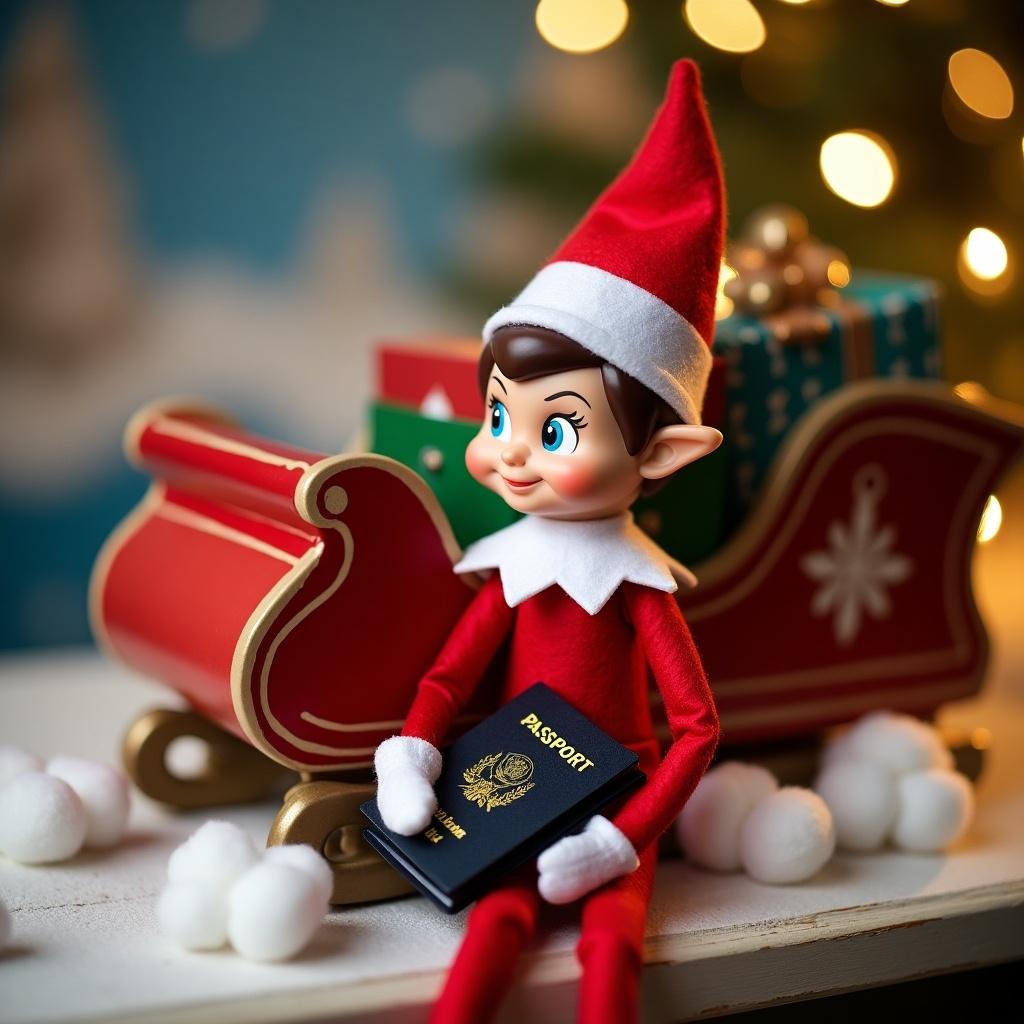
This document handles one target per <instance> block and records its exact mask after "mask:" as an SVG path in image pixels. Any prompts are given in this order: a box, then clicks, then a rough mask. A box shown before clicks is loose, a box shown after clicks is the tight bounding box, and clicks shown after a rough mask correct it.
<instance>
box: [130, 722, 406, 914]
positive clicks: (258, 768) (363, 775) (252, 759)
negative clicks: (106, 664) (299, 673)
mask: <svg viewBox="0 0 1024 1024" xmlns="http://www.w3.org/2000/svg"><path fill="white" fill-rule="evenodd" d="M184 737H188V738H195V739H198V740H200V741H201V742H202V743H204V744H205V746H206V748H207V752H208V753H207V758H206V765H205V767H204V770H203V771H202V772H201V773H200V774H199V775H196V776H190V777H188V778H183V777H182V776H180V775H176V774H175V773H174V772H173V771H172V770H171V769H170V767H169V766H168V763H167V752H168V748H169V747H170V745H171V744H172V743H173V742H174V741H175V740H178V739H182V738H184ZM123 760H124V766H125V770H126V771H127V773H128V776H129V777H130V778H131V780H132V782H134V783H135V785H136V786H137V787H138V788H139V789H140V790H141V791H142V792H143V793H144V794H145V795H146V796H148V797H150V798H151V799H153V800H156V801H157V802H158V803H162V804H166V805H167V806H169V807H173V808H175V809H178V810H197V809H199V808H204V807H223V806H225V805H228V804H238V803H249V802H252V801H257V800H267V799H270V798H272V797H274V796H275V795H278V794H281V793H282V792H283V793H284V799H283V803H282V806H281V809H280V810H279V811H278V812H277V816H276V817H275V818H274V823H273V824H272V825H271V826H270V832H269V833H268V835H267V845H268V846H283V845H286V844H289V843H306V844H308V845H310V846H312V847H313V849H315V850H318V851H319V852H320V853H321V854H322V855H323V857H324V859H325V860H326V861H327V863H328V864H330V866H331V870H332V871H333V873H334V894H333V896H332V898H331V902H332V903H336V904H347V903H368V902H371V901H374V900H383V899H390V898H392V897H395V896H403V895H405V894H406V893H409V892H411V891H412V886H410V885H409V883H408V882H407V881H406V880H405V879H404V878H402V876H401V875H399V874H398V873H397V872H396V871H394V870H393V869H392V868H391V867H389V866H388V865H387V864H386V863H385V862H384V861H383V860H382V859H381V858H380V857H379V856H378V854H376V853H375V852H374V851H373V850H371V849H370V847H368V846H367V845H366V843H365V842H364V841H363V837H362V826H363V823H364V821H365V819H364V818H363V816H362V814H361V813H360V811H359V805H360V804H362V803H364V802H365V801H366V800H368V799H370V797H372V796H373V794H374V792H375V789H376V787H375V786H374V785H373V783H372V782H371V781H370V779H369V775H368V773H367V772H365V771H364V772H352V773H349V775H347V776H343V775H337V776H334V777H329V776H316V777H315V778H313V777H310V776H300V781H299V782H298V783H295V777H296V775H295V772H293V771H290V770H289V769H287V768H283V767H282V766H281V765H279V764H277V763H275V762H274V761H272V760H270V758H268V757H266V756H265V755H264V754H261V753H260V752H259V751H258V750H256V748H255V747H253V746H251V745H250V744H248V743H246V742H245V741H243V740H240V739H238V738H237V737H236V736H232V735H231V734H230V733H228V732H225V731H224V730H223V729H221V728H220V727H218V726H216V725H214V724H212V723H211V722H210V721H209V720H208V719H205V718H203V717H202V715H199V714H197V713H196V712H194V711H174V710H170V709H159V710H156V711H149V712H147V713H146V714H144V715H142V716H141V717H140V718H138V719H136V721H135V722H134V723H133V724H132V725H131V727H130V728H129V729H128V733H127V735H126V736H125V740H124V747H123ZM289 782H292V783H295V784H293V785H291V787H290V788H288V789H287V791H285V787H286V786H287V785H288V783H289Z"/></svg>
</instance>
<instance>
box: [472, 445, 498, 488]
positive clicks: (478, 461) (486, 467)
mask: <svg viewBox="0 0 1024 1024" xmlns="http://www.w3.org/2000/svg"><path fill="white" fill-rule="evenodd" d="M488 447H489V445H488V444H487V442H486V441H485V440H483V439H482V438H481V437H480V436H479V435H477V436H476V437H474V438H473V440H472V441H470V442H469V444H468V445H467V446H466V469H468V470H469V475H470V476H471V477H472V478H473V479H474V480H476V481H477V483H483V482H484V479H485V477H486V476H487V474H488V473H490V472H492V471H493V469H494V463H493V461H492V460H491V459H490V458H489V457H488V452H487V449H488Z"/></svg>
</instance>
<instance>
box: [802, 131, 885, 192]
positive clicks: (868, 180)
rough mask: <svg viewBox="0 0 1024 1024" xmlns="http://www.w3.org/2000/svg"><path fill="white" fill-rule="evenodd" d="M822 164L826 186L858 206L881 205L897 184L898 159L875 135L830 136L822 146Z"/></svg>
mask: <svg viewBox="0 0 1024 1024" xmlns="http://www.w3.org/2000/svg"><path fill="white" fill-rule="evenodd" d="M819 163H820V165H821V176H822V177H823V178H824V179H825V184H826V185H828V187H829V188H830V189H831V190H832V191H833V192H835V194H836V195H837V196H839V198H840V199H845V200H846V201H847V202H848V203H853V205H854V206H865V207H872V206H880V205H881V204H882V203H884V202H885V201H886V199H888V198H889V195H890V193H891V192H892V189H893V185H894V184H895V183H896V157H895V155H894V154H893V152H892V150H891V149H890V148H889V144H888V143H887V142H886V141H885V139H883V138H881V137H880V136H878V135H875V134H874V133H873V132H862V131H851V132H839V133H838V134H837V135H831V136H829V138H827V139H826V140H825V141H824V142H823V143H822V144H821V154H820V158H819Z"/></svg>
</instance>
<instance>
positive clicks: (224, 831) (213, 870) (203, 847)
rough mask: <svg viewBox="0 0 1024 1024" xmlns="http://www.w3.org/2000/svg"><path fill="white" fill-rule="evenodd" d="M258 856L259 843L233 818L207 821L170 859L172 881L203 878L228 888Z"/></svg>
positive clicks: (168, 868) (203, 880)
mask: <svg viewBox="0 0 1024 1024" xmlns="http://www.w3.org/2000/svg"><path fill="white" fill-rule="evenodd" d="M258 859H259V855H258V853H257V852H256V844H255V843H253V841H252V839H250V838H249V836H248V834H247V833H246V832H244V831H243V830H242V829H240V828H239V827H238V826H237V825H233V824H232V823H231V822H230V821H207V822H206V823H205V824H203V825H200V826H199V828H198V829H196V831H195V832H193V833H192V835H191V836H189V838H188V839H186V840H185V842H184V843H182V844H181V846H179V847H178V848H177V849H176V850H175V851H174V852H173V853H172V854H171V859H170V860H169V861H168V862H167V878H168V880H169V881H171V882H203V883H206V884H208V885H216V886H220V887H221V888H222V889H227V888H228V887H229V886H230V885H231V884H232V883H233V882H235V881H236V880H237V879H238V878H240V877H241V876H242V875H244V874H245V872H246V871H248V870H249V868H251V867H252V866H253V864H255V863H256V861H257V860H258Z"/></svg>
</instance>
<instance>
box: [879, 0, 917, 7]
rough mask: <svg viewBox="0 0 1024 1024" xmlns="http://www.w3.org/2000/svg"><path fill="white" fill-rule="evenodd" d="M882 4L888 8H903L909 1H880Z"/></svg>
mask: <svg viewBox="0 0 1024 1024" xmlns="http://www.w3.org/2000/svg"><path fill="white" fill-rule="evenodd" d="M878 2H879V3H880V4H884V5H885V6H886V7H902V6H903V5H904V4H905V3H908V2H909V0H878Z"/></svg>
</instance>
